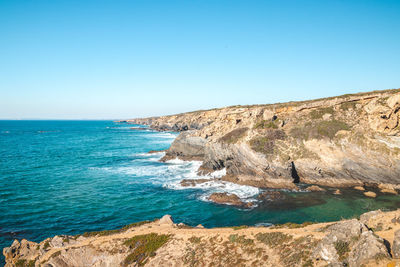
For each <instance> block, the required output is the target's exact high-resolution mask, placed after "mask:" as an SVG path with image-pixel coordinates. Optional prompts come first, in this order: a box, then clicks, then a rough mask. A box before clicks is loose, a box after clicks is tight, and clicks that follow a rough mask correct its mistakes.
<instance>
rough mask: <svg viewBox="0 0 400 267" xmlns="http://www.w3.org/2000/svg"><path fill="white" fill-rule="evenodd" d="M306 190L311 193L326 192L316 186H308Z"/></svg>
mask: <svg viewBox="0 0 400 267" xmlns="http://www.w3.org/2000/svg"><path fill="white" fill-rule="evenodd" d="M307 190H308V191H311V192H325V191H326V190H325V189H323V188H321V187H319V186H318V185H312V186H309V187H307Z"/></svg>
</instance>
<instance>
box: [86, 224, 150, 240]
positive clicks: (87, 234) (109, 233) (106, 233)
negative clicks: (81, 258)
mask: <svg viewBox="0 0 400 267" xmlns="http://www.w3.org/2000/svg"><path fill="white" fill-rule="evenodd" d="M150 222H151V221H142V222H136V223H132V224H128V225H126V226H124V227H122V228H120V229H114V230H103V231H94V232H86V233H84V234H82V236H84V237H91V236H106V235H112V234H118V233H122V232H125V231H126V230H128V229H130V228H132V227H138V226H141V225H143V224H146V223H150Z"/></svg>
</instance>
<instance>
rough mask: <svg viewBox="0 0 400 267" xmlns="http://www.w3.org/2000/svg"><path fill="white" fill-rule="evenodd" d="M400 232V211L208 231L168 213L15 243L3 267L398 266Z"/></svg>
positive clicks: (6, 256)
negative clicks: (101, 228)
mask: <svg viewBox="0 0 400 267" xmlns="http://www.w3.org/2000/svg"><path fill="white" fill-rule="evenodd" d="M379 226H382V227H379ZM399 233H400V210H397V211H391V212H382V211H374V212H369V213H366V214H363V215H362V216H361V217H360V220H357V219H351V220H343V221H340V222H331V223H316V224H310V223H304V224H302V225H299V224H291V223H288V224H284V225H281V226H279V225H277V226H273V227H248V226H240V227H233V228H229V227H224V228H211V229H205V228H204V227H203V226H201V225H199V226H197V227H190V226H187V225H185V224H183V223H179V224H175V223H174V221H173V220H172V218H171V216H169V215H165V216H164V217H163V218H161V219H160V220H155V221H153V222H143V223H136V224H133V225H130V226H126V227H124V228H122V229H119V230H111V231H100V232H91V233H85V234H83V235H78V236H55V237H53V238H47V239H45V240H43V241H42V242H40V243H35V242H30V241H27V240H24V239H23V240H21V241H18V240H15V241H14V242H13V243H12V245H11V246H10V247H8V248H4V250H3V254H4V256H5V258H6V267H11V266H46V267H50V266H53V267H58V266H63V267H68V266H97V267H102V266H143V265H144V266H237V265H243V266H294V267H296V266H349V267H355V266H357V267H358V266H397V265H399V264H400V259H398V258H399V247H400V246H399V240H400V234H399ZM396 264H397V265H396Z"/></svg>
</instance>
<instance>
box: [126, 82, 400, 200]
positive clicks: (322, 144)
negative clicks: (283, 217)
mask: <svg viewBox="0 0 400 267" xmlns="http://www.w3.org/2000/svg"><path fill="white" fill-rule="evenodd" d="M399 99H400V90H399V89H395V90H386V91H375V92H369V93H361V94H354V95H344V96H339V97H331V98H326V99H318V100H312V101H302V102H289V103H283V104H272V105H254V106H233V107H227V108H220V109H213V110H206V111H196V112H189V113H183V114H178V115H171V116H162V117H152V118H144V119H133V120H128V121H127V122H128V123H132V124H145V125H149V126H150V127H151V128H153V129H156V130H160V131H167V130H168V131H181V132H182V133H181V134H180V135H179V136H178V138H176V140H175V141H174V142H173V143H172V145H171V147H170V148H169V149H168V150H167V151H166V156H165V159H170V158H175V157H180V158H182V159H196V160H202V161H203V165H202V167H201V171H202V173H205V172H212V171H215V170H220V169H223V168H226V174H227V175H226V176H225V177H224V178H223V179H225V180H228V181H231V182H235V183H238V184H245V185H252V186H257V187H262V188H296V185H295V184H296V183H297V182H302V183H308V184H315V185H324V186H331V187H346V186H348V187H350V186H351V187H354V186H365V185H366V184H367V185H368V186H369V187H371V186H378V185H379V184H385V185H387V188H389V189H387V188H386V189H382V190H384V191H383V192H389V190H390V191H391V193H397V191H396V190H397V189H399V188H400V123H399V120H400V100H399Z"/></svg>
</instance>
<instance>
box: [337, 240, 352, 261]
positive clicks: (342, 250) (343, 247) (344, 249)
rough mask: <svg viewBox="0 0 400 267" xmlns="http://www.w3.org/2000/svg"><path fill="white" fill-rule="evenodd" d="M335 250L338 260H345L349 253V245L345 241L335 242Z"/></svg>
mask: <svg viewBox="0 0 400 267" xmlns="http://www.w3.org/2000/svg"><path fill="white" fill-rule="evenodd" d="M334 245H335V249H336V252H337V254H338V255H339V260H341V261H342V260H343V259H345V258H346V256H347V254H348V253H349V252H350V247H349V243H348V242H346V241H341V240H338V241H336V242H335V244H334Z"/></svg>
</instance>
